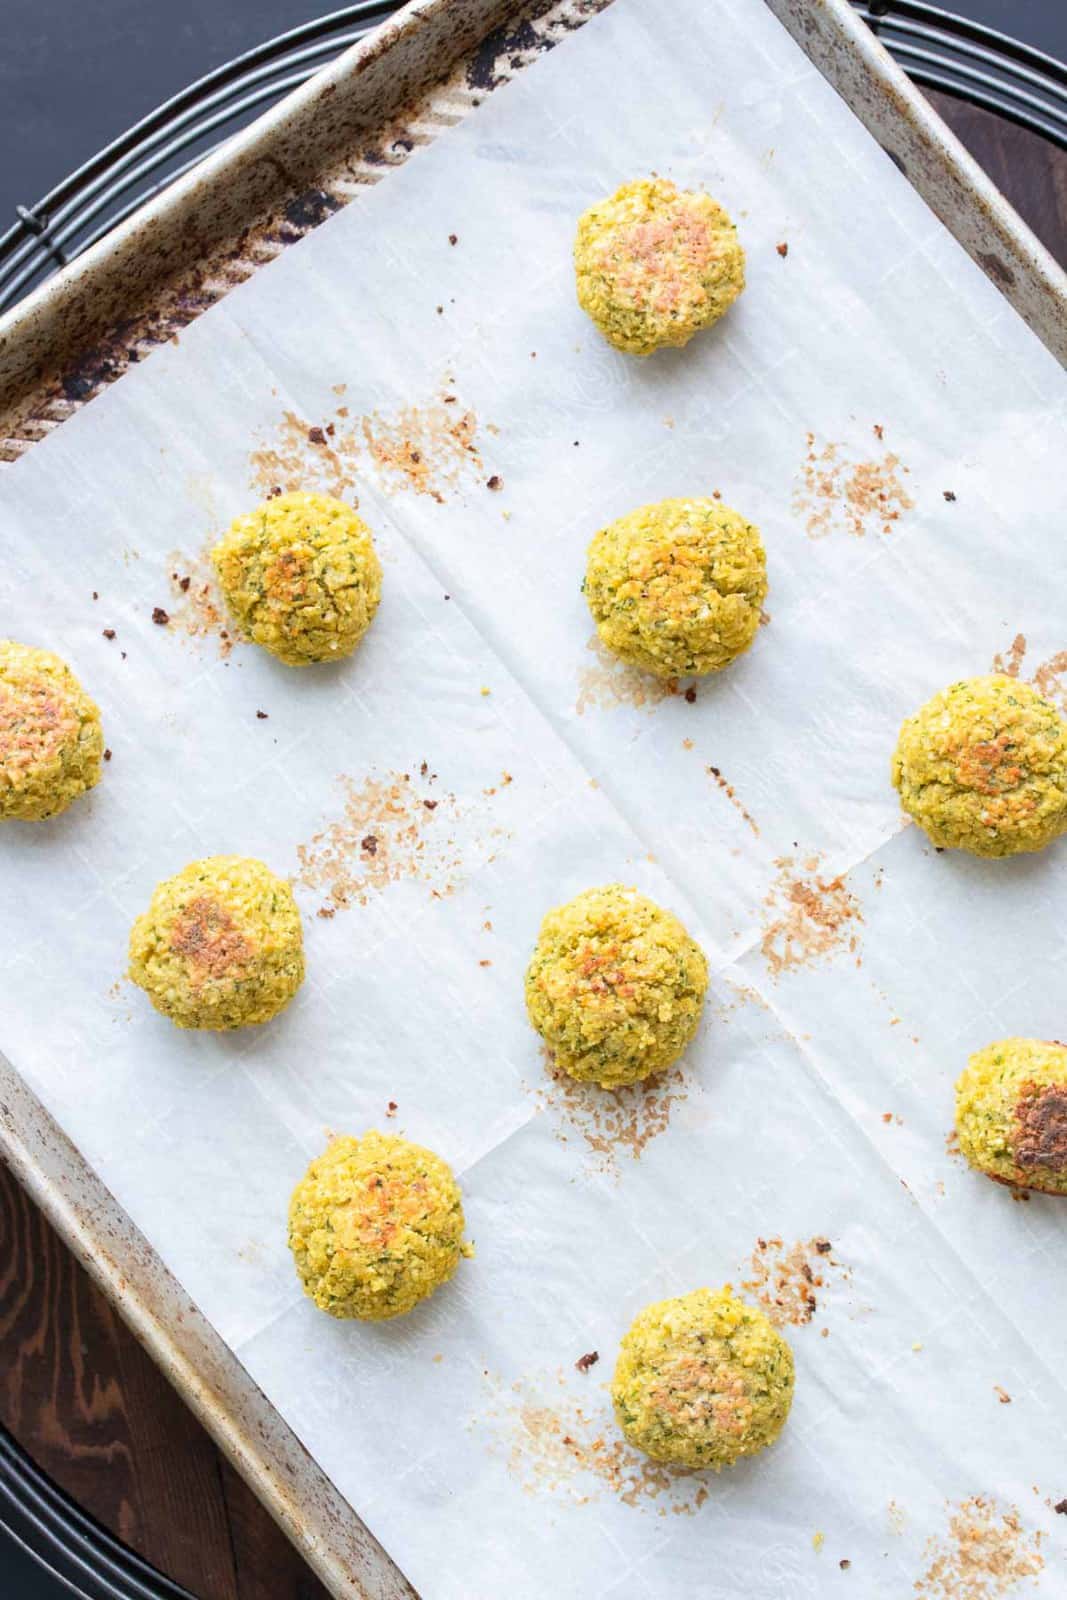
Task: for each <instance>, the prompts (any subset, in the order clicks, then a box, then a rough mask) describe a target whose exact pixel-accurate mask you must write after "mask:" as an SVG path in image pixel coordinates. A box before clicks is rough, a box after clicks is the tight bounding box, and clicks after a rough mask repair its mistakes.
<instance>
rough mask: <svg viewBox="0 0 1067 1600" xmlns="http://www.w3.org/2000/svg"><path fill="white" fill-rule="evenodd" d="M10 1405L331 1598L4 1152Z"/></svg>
mask: <svg viewBox="0 0 1067 1600" xmlns="http://www.w3.org/2000/svg"><path fill="white" fill-rule="evenodd" d="M931 98H932V99H933V100H934V102H935V104H936V105H937V107H938V110H939V111H940V112H941V114H942V115H943V116H944V118H945V120H946V121H947V122H948V123H949V124H950V125H951V126H952V127H953V128H954V129H955V130H956V132H957V133H958V134H959V135H960V137H961V138H962V139H963V141H964V143H965V144H967V145H968V146H969V147H970V149H971V150H972V151H973V152H974V154H975V156H977V158H978V160H979V161H980V162H981V163H982V165H983V166H984V167H985V168H986V170H987V172H989V174H990V175H991V177H992V178H993V180H994V182H995V183H996V184H997V185H998V186H999V187H1000V188H1001V189H1002V190H1003V192H1004V193H1005V194H1006V195H1007V196H1008V198H1009V199H1010V200H1011V201H1012V202H1013V203H1014V204H1015V206H1016V207H1017V209H1018V210H1019V211H1020V212H1021V214H1022V215H1023V217H1025V218H1026V220H1027V222H1029V223H1030V225H1031V227H1032V228H1033V229H1034V231H1035V232H1036V233H1037V234H1038V235H1039V237H1040V238H1041V239H1042V240H1043V241H1044V242H1045V244H1046V245H1048V247H1049V249H1050V250H1051V251H1052V252H1053V254H1054V255H1055V256H1056V257H1057V259H1058V260H1060V261H1063V262H1067V155H1065V154H1063V153H1061V152H1059V151H1057V150H1055V149H1054V148H1053V147H1052V146H1050V145H1048V144H1046V143H1045V141H1044V140H1042V139H1039V138H1038V137H1037V136H1036V135H1034V134H1030V133H1027V132H1025V131H1024V130H1022V129H1019V128H1014V127H1012V126H1011V124H1009V123H1007V122H1003V121H1001V120H1000V119H999V118H997V117H994V116H991V115H990V114H988V113H987V112H984V111H977V110H974V109H972V108H971V107H969V106H965V105H961V104H959V103H958V102H957V101H954V100H952V99H950V98H949V97H948V96H945V95H933V96H931ZM0 1420H2V1421H3V1422H4V1423H5V1424H6V1426H7V1427H8V1428H9V1429H10V1430H11V1432H12V1433H13V1434H14V1435H15V1437H16V1438H17V1439H18V1440H19V1441H20V1442H21V1443H22V1444H23V1445H25V1447H26V1448H27V1450H29V1452H30V1453H31V1455H33V1456H34V1457H35V1458H36V1459H37V1460H38V1461H39V1462H40V1463H41V1465H42V1466H43V1467H44V1468H45V1469H46V1470H47V1471H48V1472H49V1473H50V1474H51V1475H52V1477H53V1478H54V1479H55V1480H56V1482H57V1483H59V1484H61V1485H62V1486H63V1487H64V1488H65V1489H66V1490H67V1491H68V1492H69V1493H70V1494H72V1495H73V1496H74V1498H75V1499H76V1500H78V1501H79V1502H80V1503H81V1504H82V1505H84V1506H85V1507H86V1508H87V1509H88V1510H89V1511H91V1512H92V1513H93V1514H94V1515H95V1516H96V1517H97V1518H99V1520H100V1521H101V1522H103V1523H106V1524H107V1526H108V1527H110V1528H113V1529H114V1530H115V1531H116V1532H117V1533H118V1534H119V1535H120V1536H121V1537H122V1538H123V1539H124V1540H126V1542H127V1543H128V1544H130V1545H132V1546H133V1547H134V1548H135V1549H136V1550H139V1551H140V1552H141V1554H142V1555H144V1556H146V1557H147V1559H148V1560H149V1561H151V1562H153V1563H154V1564H155V1565H156V1566H157V1567H159V1568H161V1569H162V1571H164V1572H166V1573H168V1574H169V1575H170V1576H171V1577H173V1578H175V1579H176V1580H177V1581H178V1582H179V1583H182V1584H184V1585H185V1586H186V1587H187V1588H189V1589H191V1590H192V1591H193V1593H194V1594H195V1595H198V1596H200V1597H201V1600H324V1597H325V1590H324V1589H323V1588H322V1586H321V1584H319V1583H318V1582H317V1580H316V1579H315V1578H314V1577H312V1575H311V1573H310V1572H309V1571H308V1570H307V1568H306V1567H304V1565H303V1563H302V1562H301V1560H300V1558H299V1557H298V1556H297V1554H296V1553H295V1551H294V1550H292V1548H291V1547H290V1546H289V1544H288V1543H287V1541H286V1540H285V1538H284V1537H283V1536H282V1534H281V1533H279V1531H278V1529H277V1528H276V1527H275V1526H274V1523H273V1522H272V1521H271V1519H270V1517H269V1516H268V1515H267V1513H266V1512H265V1511H264V1510H263V1509H262V1508H261V1507H260V1505H259V1503H258V1501H257V1500H256V1499H255V1498H254V1497H253V1495H252V1494H251V1492H250V1491H249V1490H248V1489H246V1488H245V1486H244V1484H243V1483H242V1481H241V1479H240V1478H239V1477H238V1476H237V1474H236V1473H235V1472H234V1471H233V1469H232V1468H231V1467H230V1466H229V1465H228V1463H227V1462H226V1460H225V1459H224V1457H223V1456H222V1455H221V1454H220V1453H219V1451H218V1450H217V1449H216V1448H215V1446H214V1444H213V1443H212V1442H211V1440H210V1439H209V1438H208V1436H207V1434H206V1433H205V1432H204V1431H203V1429H202V1428H201V1427H200V1425H199V1424H198V1423H197V1422H196V1421H195V1419H194V1418H193V1416H192V1415H191V1414H190V1412H189V1411H187V1410H186V1408H185V1406H184V1404H183V1403H182V1401H181V1400H179V1398H178V1396H177V1395H176V1394H175V1392H174V1390H173V1389H171V1387H170V1385H169V1384H168V1383H167V1381H166V1380H165V1379H164V1378H163V1377H162V1376H161V1374H160V1373H159V1372H158V1371H157V1369H156V1367H155V1366H154V1365H153V1363H152V1362H151V1361H150V1360H149V1358H148V1357H147V1356H146V1355H145V1354H144V1352H143V1351H142V1350H141V1347H140V1345H138V1343H137V1342H136V1340H135V1339H134V1337H133V1335H132V1334H131V1333H129V1332H128V1331H127V1329H126V1327H125V1326H124V1324H123V1323H122V1322H121V1321H120V1320H119V1318H118V1316H117V1315H116V1313H115V1312H114V1311H113V1310H112V1308H111V1306H110V1305H109V1304H108V1302H107V1301H106V1300H105V1299H104V1298H103V1297H102V1296H101V1295H100V1294H99V1293H98V1292H97V1291H96V1289H94V1287H93V1285H92V1284H91V1283H90V1281H89V1279H88V1277H87V1276H86V1274H85V1272H84V1271H83V1270H82V1268H81V1267H79V1266H78V1265H77V1263H76V1262H75V1261H74V1260H73V1258H72V1257H71V1256H70V1254H69V1253H68V1251H67V1249H66V1247H65V1246H64V1245H63V1244H61V1243H60V1241H59V1239H58V1238H57V1237H56V1235H55V1234H54V1233H53V1232H52V1230H51V1228H50V1227H49V1225H48V1223H47V1222H45V1220H44V1218H43V1217H42V1216H41V1215H40V1214H39V1212H38V1211H37V1210H36V1209H35V1207H34V1206H33V1205H32V1204H31V1202H30V1201H29V1199H28V1198H27V1197H26V1195H25V1194H24V1193H23V1192H22V1190H21V1189H20V1188H19V1187H18V1185H17V1184H16V1183H15V1182H14V1180H13V1179H12V1178H11V1176H10V1174H9V1173H8V1172H7V1170H6V1168H4V1167H3V1166H2V1165H0Z"/></svg>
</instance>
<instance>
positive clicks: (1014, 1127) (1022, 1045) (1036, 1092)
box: [956, 1039, 1067, 1195]
mask: <svg viewBox="0 0 1067 1600" xmlns="http://www.w3.org/2000/svg"><path fill="white" fill-rule="evenodd" d="M956 1132H957V1135H958V1136H959V1141H960V1149H961V1150H962V1152H963V1154H964V1155H965V1156H966V1157H967V1160H968V1161H969V1162H970V1164H971V1166H972V1167H977V1169H978V1170H979V1172H984V1173H985V1174H986V1175H987V1177H990V1178H995V1179H996V1181H997V1182H998V1183H1007V1184H1011V1185H1012V1186H1013V1187H1014V1188H1017V1189H1040V1190H1042V1191H1044V1193H1046V1194H1063V1195H1067V1045H1062V1044H1059V1043H1058V1042H1056V1041H1055V1040H1051V1039H998V1040H997V1042H996V1043H995V1044H990V1045H986V1047H985V1049H984V1050H979V1051H977V1052H976V1053H975V1054H974V1055H973V1056H972V1057H971V1059H970V1060H969V1061H968V1063H967V1066H966V1067H965V1069H964V1071H963V1072H962V1073H961V1074H960V1077H959V1079H958V1081H957V1083H956Z"/></svg>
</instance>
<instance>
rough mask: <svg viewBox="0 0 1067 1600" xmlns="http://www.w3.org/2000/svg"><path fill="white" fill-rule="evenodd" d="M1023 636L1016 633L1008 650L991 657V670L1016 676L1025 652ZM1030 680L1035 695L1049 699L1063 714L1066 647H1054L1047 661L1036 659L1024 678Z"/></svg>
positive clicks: (1066, 689) (1066, 701) (1066, 694)
mask: <svg viewBox="0 0 1067 1600" xmlns="http://www.w3.org/2000/svg"><path fill="white" fill-rule="evenodd" d="M1027 648H1028V647H1027V643H1026V635H1025V634H1024V633H1017V634H1016V635H1015V638H1014V639H1013V640H1012V642H1011V644H1010V645H1009V647H1008V649H1007V650H1005V651H1003V652H999V651H998V653H997V654H996V655H995V656H994V657H993V667H992V670H993V671H994V672H1002V673H1004V674H1005V676H1006V677H1009V678H1020V677H1022V675H1023V671H1022V669H1023V665H1024V663H1025V661H1026V651H1027ZM1025 681H1026V682H1028V683H1032V684H1033V686H1034V688H1035V689H1036V690H1037V692H1038V694H1041V695H1044V697H1045V699H1046V700H1051V701H1052V703H1053V705H1055V706H1058V707H1059V709H1060V710H1061V711H1062V712H1063V713H1064V714H1065V715H1067V650H1058V651H1057V652H1056V654H1055V655H1052V656H1049V658H1048V660H1047V661H1042V662H1040V663H1039V664H1038V665H1037V666H1036V667H1035V668H1034V670H1033V672H1031V673H1030V675H1029V677H1028V678H1027V679H1026V680H1025Z"/></svg>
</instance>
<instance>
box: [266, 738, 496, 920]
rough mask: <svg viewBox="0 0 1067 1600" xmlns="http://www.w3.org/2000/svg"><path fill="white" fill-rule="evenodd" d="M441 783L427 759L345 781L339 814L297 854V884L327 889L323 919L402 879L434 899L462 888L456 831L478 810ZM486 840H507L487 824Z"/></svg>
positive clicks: (461, 871)
mask: <svg viewBox="0 0 1067 1600" xmlns="http://www.w3.org/2000/svg"><path fill="white" fill-rule="evenodd" d="M436 782H437V774H436V773H435V772H431V771H430V769H429V766H428V764H427V763H426V762H423V763H422V765H421V766H420V767H419V768H417V769H415V770H414V771H413V772H389V773H386V774H385V775H384V776H383V777H368V778H363V779H361V780H359V781H357V780H356V779H354V778H347V777H346V778H342V779H341V780H340V783H341V788H342V791H343V793H344V808H343V811H342V814H341V816H340V817H338V818H337V819H336V820H335V821H333V822H330V823H328V824H327V825H326V827H325V828H323V829H322V830H321V831H320V832H318V833H316V834H315V835H314V836H313V837H312V838H311V839H310V840H309V841H308V842H307V843H306V844H300V845H298V846H297V851H296V854H297V860H298V861H299V863H300V866H299V870H298V871H297V873H296V874H295V877H294V880H293V881H294V882H295V883H297V884H300V885H302V886H303V887H304V888H305V889H316V890H320V891H322V892H324V894H325V899H324V901H323V904H322V905H321V906H320V908H319V911H318V915H319V916H320V917H326V918H329V917H332V916H334V915H335V913H336V912H338V911H345V910H347V909H348V908H349V907H350V906H353V905H366V904H367V901H368V899H369V898H370V897H371V895H373V894H376V893H379V892H380V891H381V890H382V889H384V888H386V886H387V885H389V884H391V883H396V882H398V881H399V880H400V879H402V878H413V879H416V880H419V881H421V882H423V883H427V884H429V885H430V893H431V895H432V896H433V897H434V898H436V899H440V898H441V897H442V896H444V895H447V894H451V893H452V891H453V890H454V889H455V888H456V887H457V886H458V885H459V883H460V882H461V881H462V878H463V874H464V860H463V846H462V844H461V842H460V841H459V840H458V839H457V837H456V831H455V830H456V827H457V825H458V824H460V823H461V822H464V821H467V820H469V816H470V812H471V810H472V808H471V807H469V806H467V805H466V804H464V803H463V802H461V801H460V800H458V799H457V798H456V796H455V795H454V794H451V793H447V792H444V791H440V790H438V789H437V788H436V787H435V786H436ZM494 792H495V791H494ZM485 837H486V838H487V839H490V838H491V839H501V838H504V837H506V830H505V829H503V828H496V827H493V828H489V829H487V830H486V835H485Z"/></svg>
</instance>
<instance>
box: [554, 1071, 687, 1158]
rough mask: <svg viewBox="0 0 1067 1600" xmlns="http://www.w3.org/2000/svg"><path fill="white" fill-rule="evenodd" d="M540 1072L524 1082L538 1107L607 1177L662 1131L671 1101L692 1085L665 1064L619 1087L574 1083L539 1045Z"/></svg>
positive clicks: (675, 1102) (680, 1098) (566, 1141)
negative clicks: (541, 1075) (537, 1077)
mask: <svg viewBox="0 0 1067 1600" xmlns="http://www.w3.org/2000/svg"><path fill="white" fill-rule="evenodd" d="M541 1054H542V1055H543V1057H544V1061H545V1077H544V1079H543V1080H542V1081H541V1082H540V1083H537V1084H534V1085H526V1088H527V1090H528V1092H529V1093H531V1094H532V1095H533V1097H534V1103H535V1105H536V1107H537V1110H538V1112H542V1111H547V1112H550V1113H551V1114H552V1116H553V1118H554V1119H555V1124H556V1127H555V1134H556V1138H557V1139H558V1140H559V1142H560V1144H570V1143H571V1142H572V1141H575V1142H579V1141H580V1143H581V1144H582V1145H583V1146H584V1153H585V1156H586V1168H587V1170H589V1171H592V1172H600V1173H603V1174H604V1175H605V1176H607V1177H613V1178H618V1177H619V1176H620V1170H621V1169H620V1166H619V1162H620V1160H621V1159H622V1158H623V1157H626V1156H629V1158H630V1159H631V1160H632V1161H640V1159H641V1156H642V1154H643V1152H644V1150H645V1148H646V1146H647V1145H649V1144H651V1142H652V1140H653V1139H658V1138H659V1136H660V1134H661V1133H666V1131H667V1129H668V1128H669V1127H670V1122H671V1115H672V1113H673V1112H674V1109H675V1107H676V1106H678V1105H680V1104H681V1103H682V1101H684V1100H688V1099H689V1096H690V1093H691V1092H693V1091H694V1088H695V1086H694V1084H693V1082H692V1080H691V1078H690V1077H689V1074H688V1073H687V1072H686V1070H685V1068H684V1067H681V1066H675V1067H670V1068H669V1069H668V1070H667V1071H666V1072H661V1073H658V1074H657V1075H656V1077H654V1078H646V1079H645V1081H644V1082H643V1083H634V1084H627V1085H626V1086H624V1087H623V1088H621V1089H601V1087H600V1086H599V1084H596V1083H579V1082H578V1080H577V1079H576V1078H572V1077H571V1075H570V1073H569V1072H564V1070H563V1068H562V1067H558V1066H557V1065H556V1064H555V1062H554V1060H553V1058H552V1052H551V1051H550V1050H549V1049H548V1048H547V1046H544V1045H543V1046H542V1048H541Z"/></svg>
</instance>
